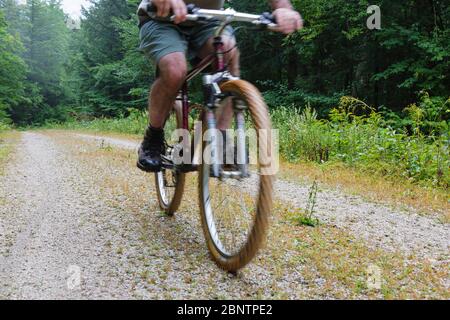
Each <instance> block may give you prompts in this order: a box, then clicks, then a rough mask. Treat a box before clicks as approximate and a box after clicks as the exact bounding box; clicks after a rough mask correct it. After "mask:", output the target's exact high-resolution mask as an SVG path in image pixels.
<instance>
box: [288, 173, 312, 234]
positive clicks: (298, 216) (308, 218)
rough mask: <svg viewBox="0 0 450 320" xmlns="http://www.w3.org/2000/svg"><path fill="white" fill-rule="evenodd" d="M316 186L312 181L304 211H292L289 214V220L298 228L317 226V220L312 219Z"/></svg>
mask: <svg viewBox="0 0 450 320" xmlns="http://www.w3.org/2000/svg"><path fill="white" fill-rule="evenodd" d="M317 190H318V184H317V181H316V180H314V182H313V184H312V186H311V189H310V190H309V195H308V203H307V205H306V209H305V210H303V209H299V208H297V209H296V210H293V211H292V212H291V214H290V217H289V219H290V220H291V221H292V222H293V223H295V224H296V225H298V226H302V225H303V226H308V227H315V226H317V225H318V224H319V219H318V218H316V217H314V207H315V205H316V198H317Z"/></svg>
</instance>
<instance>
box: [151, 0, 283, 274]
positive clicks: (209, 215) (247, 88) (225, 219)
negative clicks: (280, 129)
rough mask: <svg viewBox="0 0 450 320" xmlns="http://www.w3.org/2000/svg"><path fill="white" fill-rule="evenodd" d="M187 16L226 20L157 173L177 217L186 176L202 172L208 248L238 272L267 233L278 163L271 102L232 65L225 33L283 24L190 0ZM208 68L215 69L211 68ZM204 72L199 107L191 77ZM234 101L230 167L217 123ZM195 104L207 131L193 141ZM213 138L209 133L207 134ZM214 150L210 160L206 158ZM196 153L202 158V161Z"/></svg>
mask: <svg viewBox="0 0 450 320" xmlns="http://www.w3.org/2000/svg"><path fill="white" fill-rule="evenodd" d="M155 9H156V8H154V7H152V6H151V5H150V7H149V8H148V10H147V11H148V12H149V14H150V15H152V14H153V18H155V12H156V10H155ZM169 19H170V20H173V19H174V17H170V18H169ZM187 20H189V21H196V22H197V23H202V22H206V21H211V20H215V21H218V22H219V26H218V27H217V29H216V32H215V37H214V52H213V53H212V54H211V55H209V56H207V57H206V58H204V59H203V60H201V61H200V62H199V63H198V64H197V65H196V66H195V67H194V68H193V69H192V70H191V71H190V72H188V74H187V76H186V79H185V82H184V85H183V86H182V88H181V90H180V94H179V96H178V98H177V102H176V103H175V106H174V108H173V110H172V111H171V113H170V115H169V117H168V119H167V120H166V123H165V132H166V153H165V155H163V166H162V169H161V171H159V172H157V173H155V180H156V190H157V195H158V200H159V205H160V207H161V209H162V210H163V211H164V212H165V213H166V214H168V215H173V214H174V213H175V212H176V211H177V209H178V208H179V205H180V203H181V199H182V196H183V192H184V187H185V182H186V174H187V173H188V172H192V171H198V194H199V206H200V214H201V224H202V228H203V232H204V236H205V239H206V243H207V246H208V249H209V251H210V253H211V256H212V258H213V260H214V261H215V262H216V263H217V265H218V266H219V267H221V268H223V269H225V270H228V271H230V272H235V271H237V270H239V269H240V268H242V267H244V266H245V265H246V264H247V263H249V262H250V261H251V260H252V258H253V257H254V256H255V255H256V253H257V251H258V250H259V249H260V247H261V246H262V244H263V243H264V241H265V238H266V236H267V232H268V227H269V215H270V212H271V209H272V193H273V180H274V173H273V172H271V170H266V171H267V172H264V170H265V169H267V168H270V167H271V165H272V163H271V161H273V160H271V148H270V146H272V137H271V134H270V132H271V121H270V118H269V114H268V109H267V106H266V104H265V102H264V99H263V98H262V96H261V93H260V92H259V91H258V89H257V88H256V87H255V86H253V85H252V84H250V83H249V82H246V81H244V80H241V79H239V78H238V77H234V76H232V75H231V74H230V73H229V72H228V71H227V68H226V65H225V61H224V57H223V55H224V44H223V41H222V34H223V32H224V30H225V28H226V26H227V25H229V24H230V23H232V22H246V23H251V24H253V25H254V26H257V28H258V29H272V28H275V27H276V24H275V22H274V19H273V18H272V16H271V15H270V14H268V13H264V14H262V15H253V14H247V13H240V12H236V11H234V10H232V9H227V10H207V9H200V8H196V7H194V6H191V5H189V6H188V14H187ZM207 68H212V70H213V71H212V72H208V73H205V70H206V69H207ZM200 74H202V81H203V90H204V103H203V105H201V106H200V108H198V107H197V108H195V106H193V105H191V104H190V101H189V95H188V83H189V82H190V81H191V80H192V79H194V78H195V77H197V76H198V75H200ZM229 103H231V104H232V106H233V112H234V119H233V123H232V125H231V128H232V129H233V131H234V132H236V134H235V136H234V137H233V138H230V139H229V140H232V141H233V142H235V144H236V147H235V148H234V150H233V152H234V155H233V161H234V162H235V163H234V165H231V166H228V168H227V165H226V164H223V161H220V160H223V159H220V160H219V158H220V155H221V154H223V153H222V149H223V145H222V146H221V143H220V141H221V139H220V138H222V137H221V133H220V132H219V131H218V130H215V129H216V120H217V119H216V117H217V113H218V112H219V110H220V109H221V108H223V107H224V105H225V104H229ZM198 109H200V111H199V112H198ZM195 110H197V113H199V120H200V124H201V126H202V129H200V135H202V136H203V138H202V139H200V140H201V141H200V142H197V143H195V141H194V142H192V139H190V138H192V136H194V135H196V134H198V133H199V131H198V130H194V128H195V125H193V124H192V123H190V122H192V121H190V115H191V116H192V114H195V113H196V111H195ZM175 129H184V130H185V131H184V132H188V134H187V135H189V137H186V136H183V137H182V138H180V137H177V136H175V138H174V137H173V135H172V134H171V133H172V131H173V130H175ZM250 131H251V132H253V133H255V134H256V142H255V140H253V143H251V142H250V138H249V136H250V135H249V134H248V135H247V133H249V132H250ZM205 136H207V137H208V138H207V139H205ZM194 140H195V139H194ZM222 141H223V140H222ZM250 144H252V146H253V147H255V145H256V146H257V150H256V153H257V155H256V157H255V158H256V160H255V161H252V162H251V161H250ZM199 153H200V156H198V154H199ZM180 154H182V155H183V159H185V158H184V156H186V155H187V154H189V156H188V157H187V158H188V159H189V160H190V161H184V162H182V163H180V161H175V156H178V157H179V156H180ZM206 154H208V155H209V161H206V160H205V159H206V157H205V155H206ZM196 158H197V159H198V158H199V160H197V164H196V160H195V159H196ZM186 162H189V163H186ZM230 167H231V168H230Z"/></svg>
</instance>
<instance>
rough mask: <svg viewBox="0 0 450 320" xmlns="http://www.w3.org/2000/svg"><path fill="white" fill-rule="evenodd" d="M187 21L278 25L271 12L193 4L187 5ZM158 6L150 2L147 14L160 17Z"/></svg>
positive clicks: (269, 27)
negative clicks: (211, 7) (157, 14)
mask: <svg viewBox="0 0 450 320" xmlns="http://www.w3.org/2000/svg"><path fill="white" fill-rule="evenodd" d="M186 7H187V15H186V20H187V21H196V22H202V21H209V20H219V21H222V22H224V23H227V24H228V23H231V22H248V23H252V24H254V25H257V26H262V27H267V29H269V30H273V29H275V28H276V27H277V24H276V21H275V18H274V16H273V15H272V14H270V13H269V12H264V13H263V14H261V15H256V14H248V13H242V12H237V11H235V10H233V9H226V10H212V9H201V8H198V7H196V6H195V5H193V4H188V5H187V6H186ZM157 10H158V9H157V7H156V6H155V5H154V4H149V5H148V6H147V14H148V15H149V17H150V18H152V19H160V20H161V18H160V17H157V16H156V12H157ZM162 20H168V21H174V20H175V16H174V15H171V16H170V17H168V18H162Z"/></svg>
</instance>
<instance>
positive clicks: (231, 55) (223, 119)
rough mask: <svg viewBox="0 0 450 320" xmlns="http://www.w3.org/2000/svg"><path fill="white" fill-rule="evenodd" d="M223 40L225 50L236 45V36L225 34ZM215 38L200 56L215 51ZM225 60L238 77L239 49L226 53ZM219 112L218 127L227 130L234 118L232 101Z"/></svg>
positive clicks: (201, 51) (229, 68)
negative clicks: (231, 36)
mask: <svg viewBox="0 0 450 320" xmlns="http://www.w3.org/2000/svg"><path fill="white" fill-rule="evenodd" d="M222 38H223V42H224V51H228V50H230V49H231V48H233V47H234V46H235V45H236V41H235V40H234V38H230V37H227V36H223V37H222ZM213 41H214V39H212V38H211V39H209V40H208V42H207V43H206V44H205V45H204V46H203V48H202V49H201V50H200V53H199V56H200V58H203V57H205V56H207V55H208V54H210V53H211V52H214V46H213ZM225 61H226V63H227V64H228V70H229V71H230V73H231V74H232V75H233V76H236V77H238V76H239V75H240V68H239V50H238V49H237V48H234V49H233V50H231V51H230V52H228V53H226V54H225ZM218 112H219V114H218V116H217V128H218V129H220V130H226V129H228V128H229V127H230V125H231V122H232V120H233V106H232V104H231V101H229V102H228V103H227V104H226V105H225V106H224V107H223V108H222V110H218Z"/></svg>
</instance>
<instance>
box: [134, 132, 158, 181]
mask: <svg viewBox="0 0 450 320" xmlns="http://www.w3.org/2000/svg"><path fill="white" fill-rule="evenodd" d="M164 153H165V145H164V130H162V129H155V128H152V127H151V126H149V127H148V128H147V130H146V132H145V135H144V141H142V143H141V146H140V147H139V150H138V156H139V159H138V161H137V167H138V168H139V169H141V170H143V171H145V172H158V171H160V170H161V165H162V159H161V155H163V154H164Z"/></svg>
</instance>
